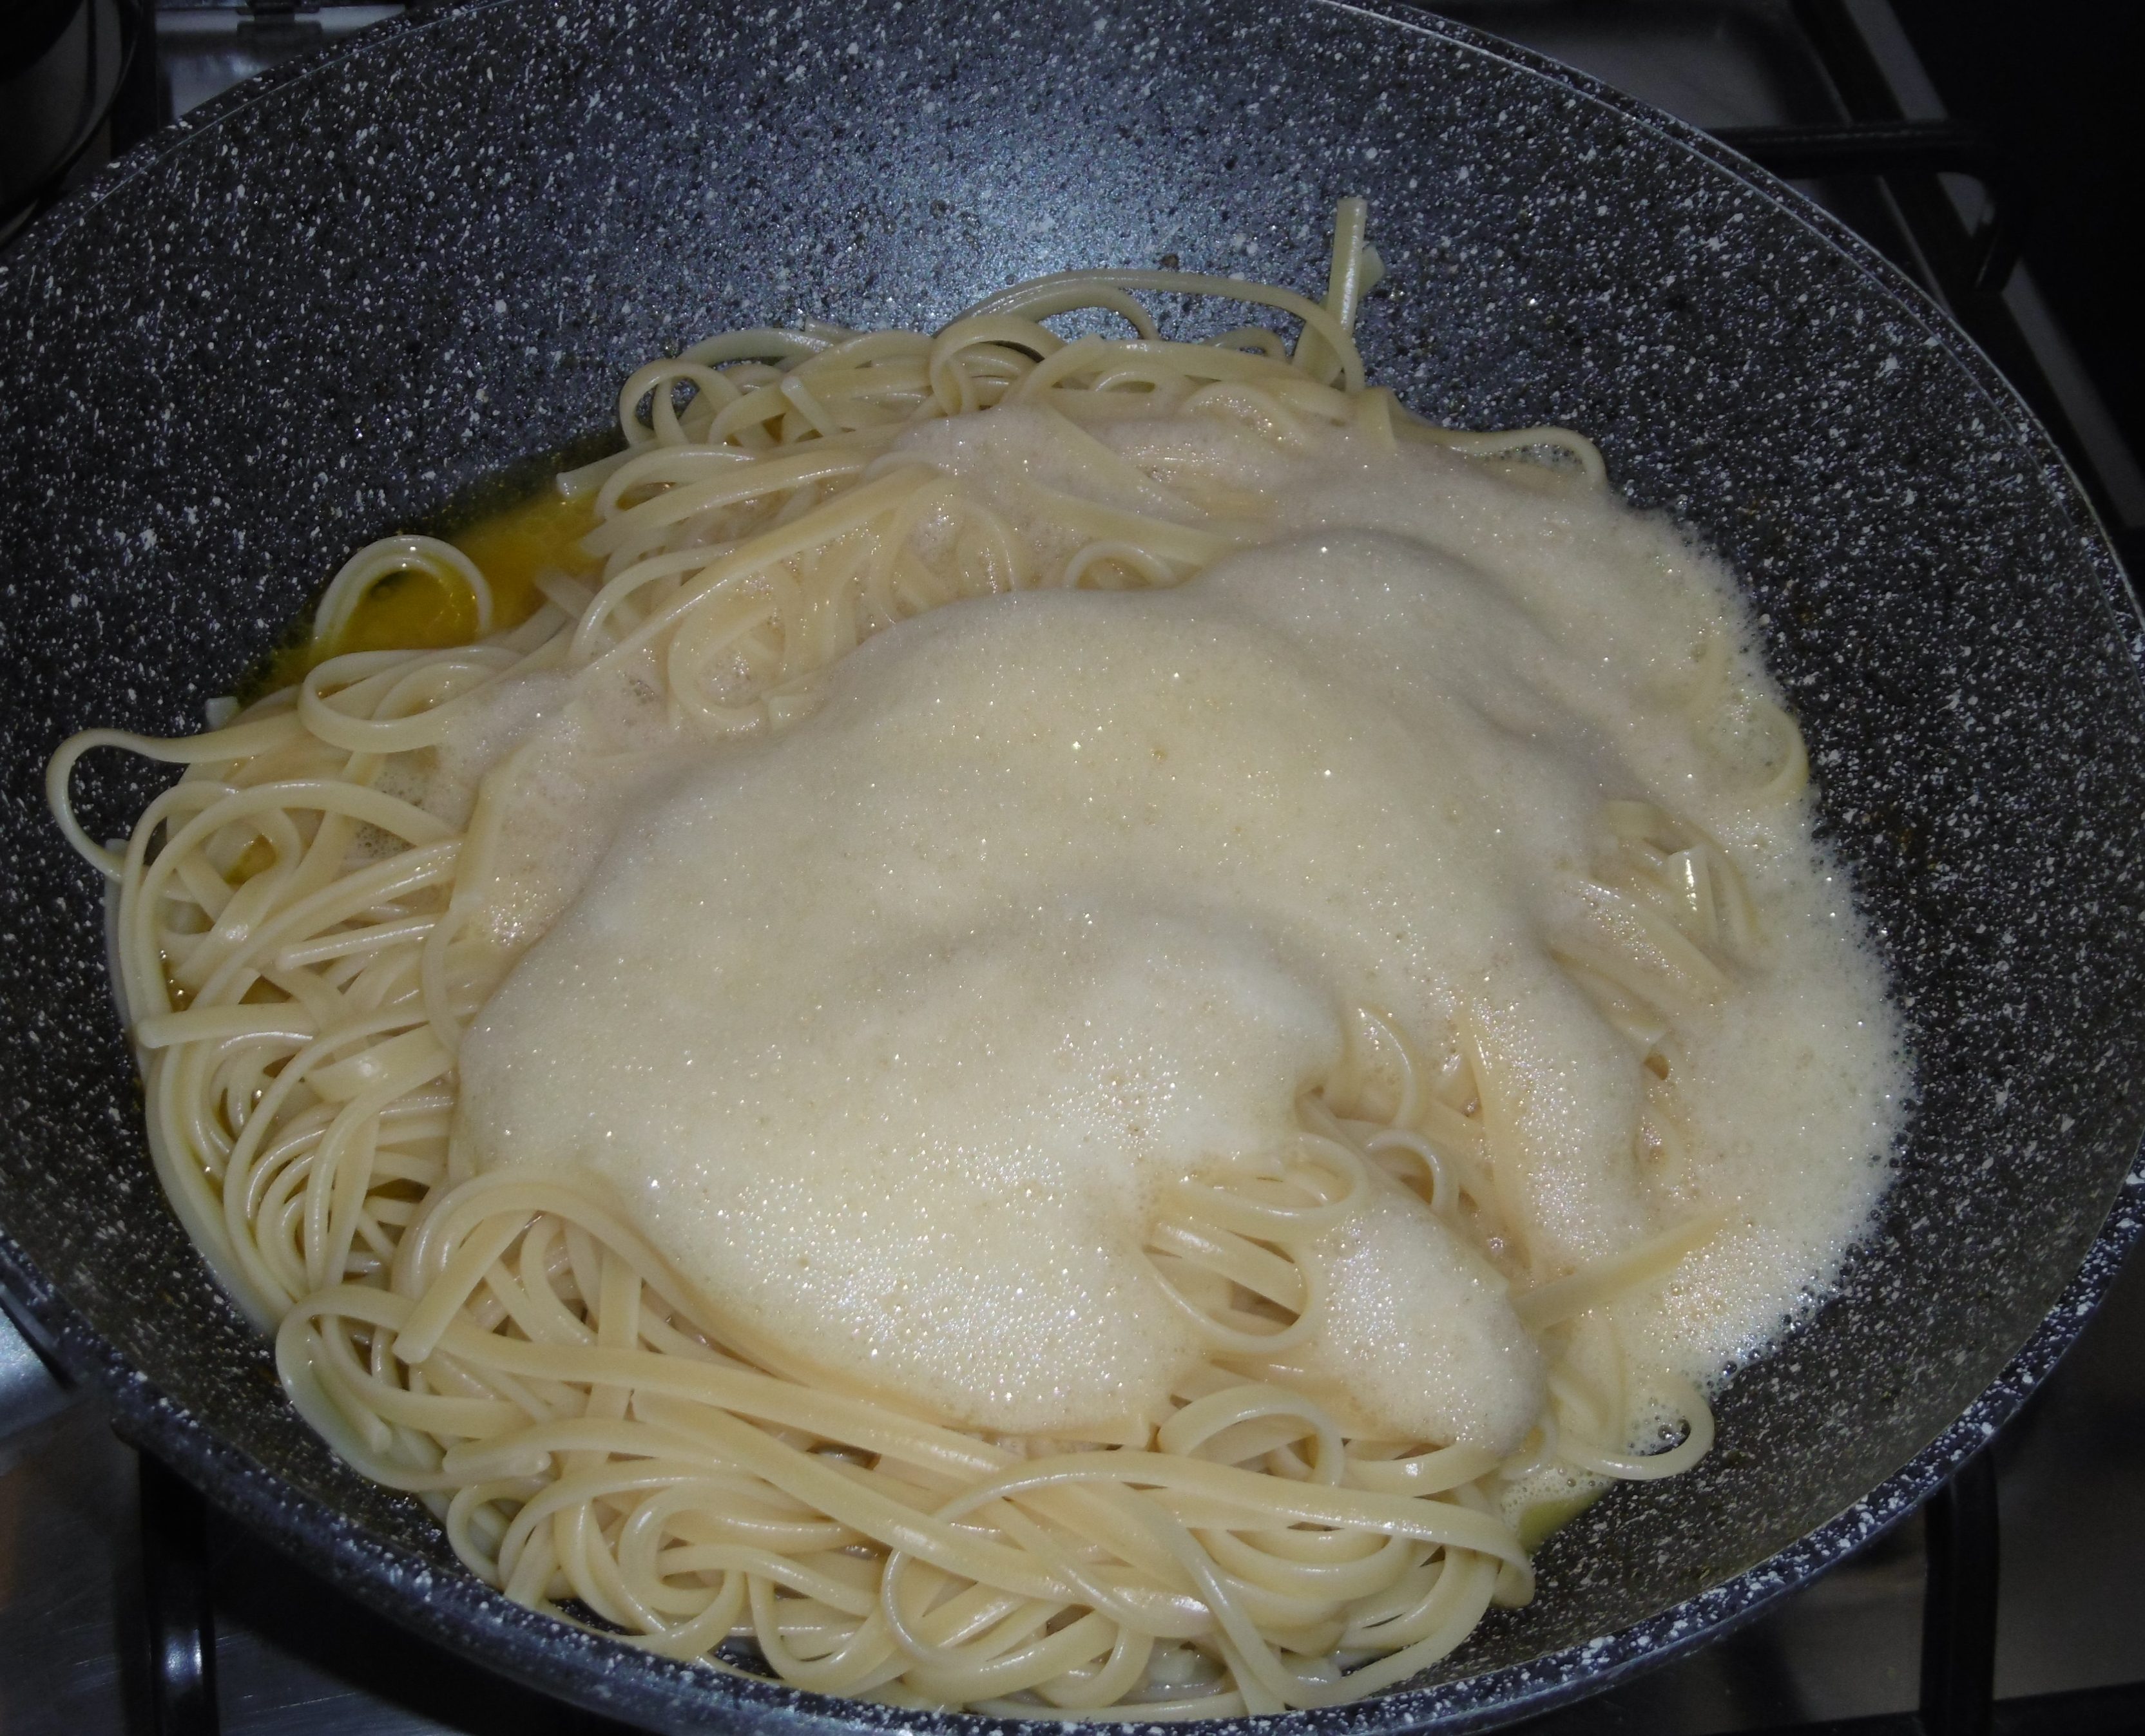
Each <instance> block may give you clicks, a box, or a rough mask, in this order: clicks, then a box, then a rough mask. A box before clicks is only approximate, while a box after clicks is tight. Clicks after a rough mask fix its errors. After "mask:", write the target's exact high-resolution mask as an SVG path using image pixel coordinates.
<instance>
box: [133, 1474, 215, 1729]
mask: <svg viewBox="0 0 2145 1736" xmlns="http://www.w3.org/2000/svg"><path fill="white" fill-rule="evenodd" d="M140 1458H141V1461H142V1599H143V1601H144V1603H145V1604H146V1606H147V1609H146V1612H145V1613H146V1615H147V1619H146V1620H145V1621H144V1622H143V1624H142V1625H143V1627H144V1629H146V1630H147V1635H148V1641H149V1716H150V1721H151V1732H150V1736H216V1732H217V1729H218V1726H219V1719H218V1715H217V1709H216V1604H215V1598H214V1595H213V1593H212V1590H211V1589H210V1585H209V1570H208V1509H207V1505H206V1504H204V1503H203V1501H202V1498H201V1496H200V1495H197V1494H196V1493H195V1491H194V1490H193V1488H192V1485H190V1484H188V1483H187V1482H186V1481H185V1480H182V1478H181V1477H180V1476H179V1475H178V1474H177V1472H175V1471H173V1470H172V1469H171V1468H170V1467H169V1466H167V1465H166V1464H165V1463H164V1462H163V1460H161V1459H159V1458H157V1456H156V1455H154V1454H153V1453H143V1454H142V1455H140Z"/></svg>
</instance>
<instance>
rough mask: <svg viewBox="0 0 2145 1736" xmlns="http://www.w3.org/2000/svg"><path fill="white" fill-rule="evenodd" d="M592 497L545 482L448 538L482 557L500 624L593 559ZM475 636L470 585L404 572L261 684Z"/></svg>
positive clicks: (523, 613) (279, 658)
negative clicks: (540, 578) (545, 578)
mask: <svg viewBox="0 0 2145 1736" xmlns="http://www.w3.org/2000/svg"><path fill="white" fill-rule="evenodd" d="M593 499H594V497H593V495H586V496H583V497H582V498H580V499H578V500H562V499H560V496H559V495H558V493H557V491H556V490H553V489H550V488H545V489H543V490H540V491H539V492H538V493H537V494H535V495H532V496H531V497H530V498H529V499H528V500H520V501H517V502H515V504H514V505H511V506H508V507H505V508H504V509H502V510H500V511H498V512H494V513H488V514H486V515H485V516H484V517H482V518H480V519H478V520H475V521H474V522H473V523H471V524H470V525H465V527H464V528H463V529H462V530H460V531H458V532H456V533H455V535H453V536H451V537H449V538H448V539H447V540H448V541H449V542H451V543H452V544H453V545H455V547H456V548H458V549H460V550H461V551H462V553H463V554H465V555H468V556H469V558H470V560H473V561H474V562H475V563H476V570H478V571H479V572H480V573H481V574H483V575H484V578H485V584H488V585H489V586H490V588H491V610H492V626H493V628H494V629H495V630H496V629H505V628H509V627H518V626H520V624H521V623H522V622H524V621H525V620H527V619H529V617H530V616H531V615H532V614H535V612H536V611H537V609H539V608H540V607H541V606H542V604H543V602H544V597H543V594H542V593H541V592H540V591H539V590H538V589H537V588H536V575H538V574H539V573H540V572H542V571H544V570H545V569H546V568H554V567H555V568H557V569H559V570H561V571H565V572H574V571H577V570H580V569H582V568H584V567H585V566H586V565H588V562H587V560H586V559H585V557H584V556H583V555H581V553H580V549H579V547H578V546H577V545H579V543H580V540H581V538H582V537H583V536H585V535H587V534H588V531H589V530H590V526H591V525H593V524H594V523H595V520H594V518H593V517H592V516H591V511H590V508H591V505H592V502H593ZM476 636H477V632H476V604H475V599H473V598H472V597H471V596H470V593H469V587H468V586H466V585H465V584H460V583H458V582H456V581H454V580H451V579H445V578H443V577H441V576H440V575H437V574H435V573H430V572H424V571H414V570H413V571H410V572H404V573H397V574H395V575H391V577H389V578H386V579H381V581H380V583H378V584H376V585H374V586H373V587H372V588H371V589H370V590H368V591H367V592H366V594H365V595H364V596H363V597H362V598H361V599H359V602H358V605H357V607H356V609H353V610H352V611H351V617H350V619H349V620H348V621H347V622H346V624H345V625H344V627H343V629H342V630H341V632H340V633H338V634H336V635H335V637H334V638H333V639H330V640H328V641H326V643H322V642H320V641H316V640H314V639H305V640H302V641H301V642H300V643H298V644H292V645H288V646H286V647H285V648H284V649H281V650H280V651H278V652H276V654H275V655H274V656H273V657H271V659H269V664H268V667H267V669H266V674H264V675H263V677H262V679H261V682H260V684H259V685H260V688H261V691H262V692H264V693H265V692H272V691H273V690H275V689H277V688H282V687H291V686H295V685H296V684H297V683H298V682H299V681H301V680H302V679H304V678H305V676H306V672H307V671H308V670H310V669H312V668H313V667H314V665H315V664H321V663H325V662H326V661H327V659H329V658H331V657H340V656H341V655H342V654H344V653H345V652H347V651H407V650H434V649H445V647H448V646H450V645H465V644H469V643H470V640H472V639H475V637H476Z"/></svg>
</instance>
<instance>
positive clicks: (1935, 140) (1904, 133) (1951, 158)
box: [1714, 118, 2025, 291]
mask: <svg viewBox="0 0 2145 1736" xmlns="http://www.w3.org/2000/svg"><path fill="white" fill-rule="evenodd" d="M1714 137H1715V138H1717V139H1719V141H1720V142H1721V143H1722V144H1724V145H1725V146H1727V147H1729V149H1730V150H1733V151H1739V152H1742V153H1743V155H1744V156H1745V157H1749V159H1750V161H1751V162H1754V163H1756V164H1757V165H1758V167H1760V168H1762V169H1769V170H1771V171H1772V172H1773V173H1774V174H1775V175H1778V176H1779V177H1782V178H1783V179H1784V180H1789V181H1800V180H1811V179H1815V178H1817V177H1822V176H1826V175H1872V176H1875V177H1877V178H1878V179H1879V180H1882V181H1885V182H1890V181H1892V180H1893V179H1894V178H1896V177H1903V176H1914V177H1923V178H1924V179H1926V178H1927V177H1930V176H1933V175H1945V174H1956V175H1970V176H1972V177H1973V178H1974V179H1975V180H1976V181H1978V182H1980V183H1981V184H1982V186H1983V187H1984V188H1986V189H1987V190H1988V196H1989V211H1988V216H1987V217H1986V218H1984V219H1983V221H1982V222H1981V223H1980V225H1979V226H1978V227H1977V228H1976V229H1975V230H1974V231H1973V234H1972V235H1971V236H1965V237H1963V240H1964V250H1963V252H1962V253H1961V256H1960V257H1961V261H1962V263H1963V267H1964V270H1965V275H1966V277H1967V281H1968V282H1969V283H1970V284H1971V286H1972V287H1973V289H1974V290H1976V291H2000V290H2001V289H2002V288H2003V286H2004V285H2005V284H2006V283H2007V282H2008V281H2010V277H2011V272H2012V269H2013V267H2014V266H2016V265H2017V264H2018V241H2019V236H2020V233H2021V231H2023V228H2024V226H2025V221H2024V219H2025V211H2024V204H2025V201H2024V194H2023V191H2022V190H2021V188H2020V187H2018V184H2017V182H2016V181H2015V179H2014V178H2013V177H2011V176H2010V175H2009V174H2008V172H2006V170H2005V167H2004V164H2003V157H2001V155H2000V154H1999V153H1998V152H1996V151H1995V150H1993V149H1992V148H1991V147H1990V146H1989V143H1988V140H1987V139H1986V138H1984V137H1983V136H1982V135H1981V134H1980V133H1979V132H1976V131H1975V130H1974V129H1973V127H1963V126H1961V125H1960V124H1959V123H1958V122H1956V121H1908V120H1899V119H1889V118H1888V119H1876V120H1862V121H1840V122H1832V123H1829V124H1828V125H1822V126H1808V127H1722V128H1720V129H1719V131H1718V132H1715V134H1714ZM1895 197H1896V195H1895ZM1960 227H1961V228H1962V229H1963V226H1960ZM1917 239H1918V241H1919V237H1918V238H1917ZM1925 251H1926V250H1925Z"/></svg>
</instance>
